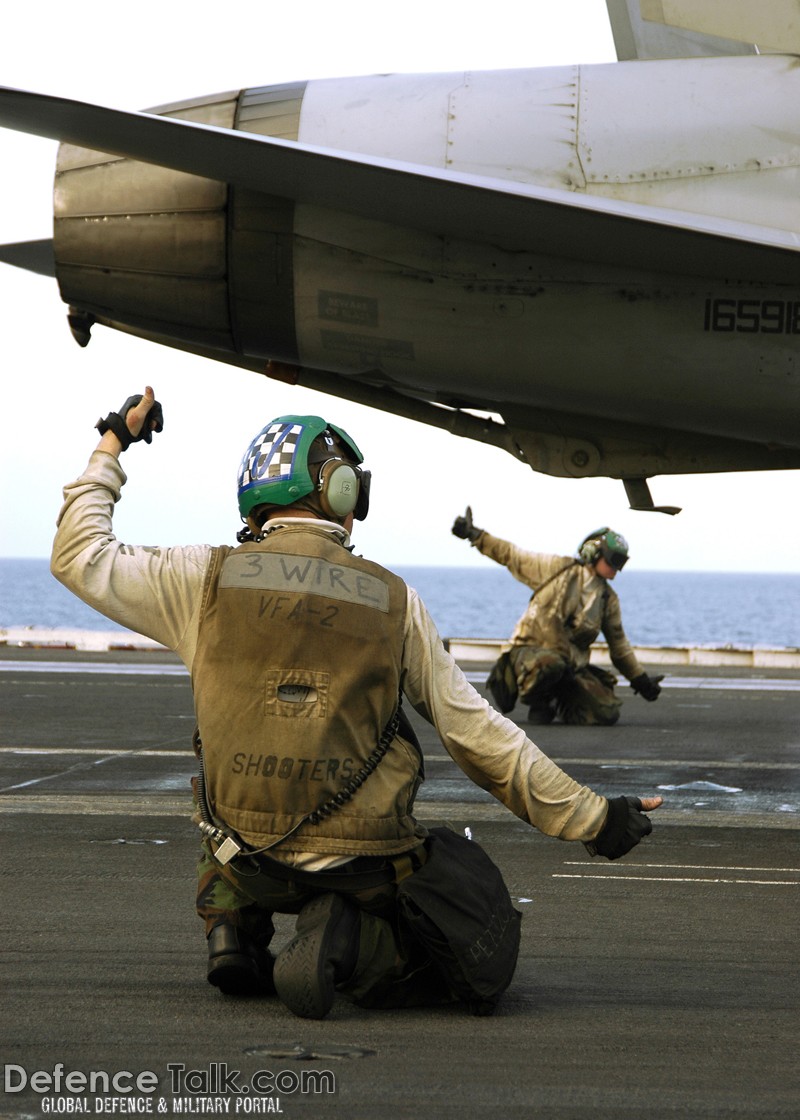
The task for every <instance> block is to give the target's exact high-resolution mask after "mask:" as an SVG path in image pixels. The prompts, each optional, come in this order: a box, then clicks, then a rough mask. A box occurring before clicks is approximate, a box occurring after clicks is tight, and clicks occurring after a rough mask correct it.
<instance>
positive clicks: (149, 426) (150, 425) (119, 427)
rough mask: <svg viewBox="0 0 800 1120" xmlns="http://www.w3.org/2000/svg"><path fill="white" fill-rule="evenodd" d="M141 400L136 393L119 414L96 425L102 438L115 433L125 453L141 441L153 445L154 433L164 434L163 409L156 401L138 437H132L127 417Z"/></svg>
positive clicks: (129, 398) (115, 413) (139, 395)
mask: <svg viewBox="0 0 800 1120" xmlns="http://www.w3.org/2000/svg"><path fill="white" fill-rule="evenodd" d="M141 399H142V394H141V393H134V395H133V396H132V397H128V399H127V400H126V401H125V404H124V405H123V406H122V408H121V409H120V410H119V412H109V414H108V416H106V418H105V420H103V419H102V418H101V419H100V420H98V421H97V423H96V424H95V428H97V430H98V432H99V433H100V435H101V436H102V435H104V434H105V433H106V432H108V431H111V432H113V433H114V435H115V436H116V437H117V439H118V440H119V442H120V443H121V444H122V450H123V451H127V449H128V448H129V447H130V445H131V444H132V443H138V442H139V440H142V439H143V440H144V442H145V443H152V441H153V432H154V431H156V432H162V431H163V430H164V412H163V409H162V408H161V405H160V403H159V402H158V401H154V402H153V407H152V408H151V409H150V411H149V412H148V414H147V416H146V417H145V421H144V424H142V430H141V431H140V432H139V434H138V436H134V435H131V430H130V428H129V427H128V425H127V424H126V423H125V417H126V416H127V415H128V413H129V412H130V410H131V409H132V408H136V406H137V404H138V403H139V401H140V400H141Z"/></svg>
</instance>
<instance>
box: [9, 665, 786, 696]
mask: <svg viewBox="0 0 800 1120" xmlns="http://www.w3.org/2000/svg"><path fill="white" fill-rule="evenodd" d="M4 671H5V672H8V673H73V674H78V673H88V674H95V673H100V674H105V675H109V674H111V675H116V676H143V677H186V676H188V675H189V673H188V670H187V668H186V666H185V665H181V664H165V663H159V664H155V665H152V664H150V665H148V664H147V663H146V662H141V661H137V662H133V663H131V662H122V661H0V676H2V674H3V672H4ZM465 676H466V678H467V680H468V681H469V682H470V683H471V684H485V683H486V677H487V673H486V671H485V670H484V671H482V672H477V671H476V670H474V669H471V670H469V671H468V672H466V673H465ZM621 687H626V684H622V686H621ZM661 687H662V688H686V689H714V690H723V691H733V692H741V691H747V692H798V691H800V677H799V678H797V679H793V678H785V679H784V678H767V677H763V678H750V677H680V676H667V677H666V678H665V679H664V680H663V681H662V682H661Z"/></svg>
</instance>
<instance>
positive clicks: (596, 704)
mask: <svg viewBox="0 0 800 1120" xmlns="http://www.w3.org/2000/svg"><path fill="white" fill-rule="evenodd" d="M511 661H512V664H513V666H514V673H515V675H516V678H517V688H518V690H519V699H520V702H521V703H523V704H527V705H528V707H529V708H530V709H531V714H532V715H533V714H534V713H535V712H537V711H538V712H542V713H547V714H548V715H552V716H558V717H560V719H561V720H562V721H563V722H564V723H572V724H603V725H606V726H610V725H611V724H614V723H616V722H617V720H618V719H619V713H620V708H621V707H622V701H621V700H620V699H619V698H618V697H617V695H616V693H615V692H614V685H615V684H616V683H617V678H616V677H615V676H614V674H613V673H609V672H608V671H607V670H605V669H599V668H598V667H597V666H596V665H586V666H585V667H583V668H580V669H576V668H575V667H574V666H573V665H572V664H571V663H570V661H569V659H568V658H567V657H565V656H564V655H563V654H562V653H559V652H558V650H553V649H534V648H532V647H531V646H517V647H516V648H515V649H514V650H512V652H511ZM542 722H546V720H544V719H543V720H542Z"/></svg>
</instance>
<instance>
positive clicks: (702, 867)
mask: <svg viewBox="0 0 800 1120" xmlns="http://www.w3.org/2000/svg"><path fill="white" fill-rule="evenodd" d="M581 866H583V860H572V859H565V860H564V867H581ZM636 866H637V867H642V868H646V869H647V870H653V871H771V872H772V873H773V874H774V875H800V867H731V866H730V865H728V864H722V863H637V864H636ZM609 871H612V869H610V868H609ZM626 871H627V868H621V869H620V874H625V873H626Z"/></svg>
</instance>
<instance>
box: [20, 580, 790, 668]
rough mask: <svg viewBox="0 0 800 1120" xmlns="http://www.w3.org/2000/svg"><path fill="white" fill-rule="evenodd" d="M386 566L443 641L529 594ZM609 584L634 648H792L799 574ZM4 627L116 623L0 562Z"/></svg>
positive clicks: (484, 623) (501, 583) (509, 623)
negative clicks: (411, 591) (411, 592)
mask: <svg viewBox="0 0 800 1120" xmlns="http://www.w3.org/2000/svg"><path fill="white" fill-rule="evenodd" d="M487 564H488V562H487ZM395 570H396V571H397V573H398V574H399V575H401V576H402V577H403V578H404V579H405V580H406V582H408V583H410V584H411V586H412V587H414V588H416V590H417V591H418V592H419V593H420V595H421V596H422V598H423V600H424V601H425V604H426V605H427V607H428V610H429V611H430V613H431V615H432V616H433V619H434V621H435V623H436V625H437V627H438V629H439V633H440V634H441V635H442V637H445V638H504V637H506V636H507V635H508V634H510V632H511V630H512V628H513V626H514V623H515V622H516V620H517V618H518V617H519V615H520V614H521V613H522V611H523V610H524V608H525V604H526V603H527V601H528V597H529V594H530V592H529V591H528V589H527V588H526V587H524V586H523V585H522V584H520V583H517V582H516V580H514V579H512V577H511V576H510V575H509V574H508V572H507V571H506V570H505V569H504V568H500V567H498V566H496V565H491V566H487V567H485V568H483V567H480V568H474V567H471V568H463V567H462V568H425V567H403V566H400V567H397V568H396V569H395ZM614 587H615V589H616V590H617V591H618V593H619V596H620V600H621V603H622V618H623V623H624V625H625V630H626V632H627V634H628V637H629V638H630V640H631V641H632V642H633V643H634V644H636V645H655V646H684V645H733V646H744V647H751V646H762V647H767V648H783V647H793V648H796V647H800V574H771V573H758V574H743V573H737V572H722V573H719V572H641V571H636V570H635V569H634V570H628V569H626V570H625V572H623V573H622V574H621V575H620V576H618V577H617V579H616V580H615V582H614ZM7 626H44V627H69V628H75V629H81V630H113V629H118V627H115V626H114V624H113V623H111V622H109V621H108V620H107V619H106V618H104V617H103V615H100V614H98V613H97V612H96V611H94V610H92V608H91V607H87V606H86V605H85V604H84V603H82V602H81V601H80V600H79V599H76V598H75V596H74V595H72V594H70V592H69V591H67V590H66V589H65V588H63V587H62V586H61V584H59V583H57V582H56V580H54V579H53V577H52V576H51V575H50V571H49V565H48V561H47V560H10V559H0V627H7Z"/></svg>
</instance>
